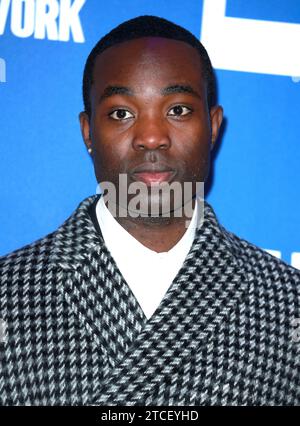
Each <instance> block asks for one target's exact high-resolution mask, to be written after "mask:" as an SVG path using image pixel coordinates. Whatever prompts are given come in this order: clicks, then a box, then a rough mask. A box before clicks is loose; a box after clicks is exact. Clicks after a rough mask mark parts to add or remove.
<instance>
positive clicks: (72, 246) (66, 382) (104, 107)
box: [0, 16, 300, 405]
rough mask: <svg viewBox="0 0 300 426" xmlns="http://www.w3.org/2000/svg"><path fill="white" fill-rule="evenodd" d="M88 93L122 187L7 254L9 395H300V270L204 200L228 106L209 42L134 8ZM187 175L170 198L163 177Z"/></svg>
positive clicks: (43, 400) (93, 65)
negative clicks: (245, 235)
mask: <svg viewBox="0 0 300 426" xmlns="http://www.w3.org/2000/svg"><path fill="white" fill-rule="evenodd" d="M83 96H84V106H85V110H84V112H82V113H81V114H80V124H81V130H82V135H83V139H84V142H85V144H86V146H87V149H88V151H89V153H90V154H91V156H92V159H93V163H94V168H95V174H96V178H97V181H98V182H99V183H100V186H101V187H102V190H103V189H104V187H105V185H106V184H107V183H108V184H111V186H109V185H108V186H107V188H108V189H111V188H115V189H116V193H115V194H114V193H112V194H111V195H110V196H109V197H108V198H105V197H104V195H103V196H100V197H99V196H93V197H89V198H87V199H86V200H84V201H83V202H82V203H81V204H80V206H79V207H78V209H77V210H76V211H75V212H74V214H73V215H72V216H71V217H70V218H69V219H68V220H67V221H66V222H65V223H64V224H63V225H62V226H61V227H60V228H59V229H58V230H57V231H56V232H54V233H52V234H50V235H48V236H46V237H45V238H43V239H42V240H40V241H38V242H35V243H33V244H31V245H30V246H27V247H25V248H23V249H21V250H18V251H16V252H14V253H12V254H10V255H9V256H6V257H4V258H2V259H1V263H0V271H1V274H0V276H1V287H0V289H1V299H0V301H1V311H0V317H1V318H2V320H3V321H5V323H6V325H7V333H6V339H5V342H3V344H2V352H1V357H2V358H1V363H2V365H1V377H0V401H1V404H4V405H7V404H8V405H14V404H29V405H31V404H32V405H46V404H51V405H54V404H59V405H63V404H71V405H73V404H74V405H75V404H76V405H77V404H91V405H297V404H298V403H299V402H300V396H299V343H297V339H296V338H295V329H294V328H293V321H295V319H296V318H297V317H299V284H300V273H299V271H297V270H296V269H294V268H292V267H290V266H288V265H286V264H285V263H283V262H281V261H280V260H278V259H276V258H274V257H272V256H271V255H269V254H267V253H265V252H264V251H262V250H260V249H259V248H258V247H255V246H254V245H252V244H250V243H248V242H246V241H244V240H241V239H239V238H238V237H237V236H235V235H233V234H232V233H230V232H228V231H226V230H225V229H224V228H223V227H222V226H221V225H220V224H219V223H218V221H217V219H216V216H215V214H214V212H213V210H212V208H211V206H209V204H208V203H206V202H204V212H203V211H202V207H201V206H203V203H202V204H201V196H200V195H199V194H198V190H197V188H198V187H197V183H199V182H204V181H205V179H206V177H207V175H208V172H209V163H210V152H211V149H212V148H213V146H214V144H215V142H216V139H217V136H218V132H219V129H220V126H221V123H222V114H223V112H222V108H221V107H220V106H218V105H217V104H216V103H215V88H214V78H213V70H212V68H211V64H210V60H209V58H208V56H207V53H206V51H205V49H204V48H203V46H202V45H201V44H200V42H199V41H198V40H197V39H196V38H195V37H194V36H193V35H192V34H190V33H189V32H188V31H186V30H185V29H183V28H181V27H178V26H177V25H175V24H173V23H170V22H169V21H166V20H164V19H161V18H157V17H148V16H144V17H138V18H135V19H133V20H130V21H127V22H125V23H123V24H121V25H120V26H119V27H117V28H115V29H114V30H112V32H111V33H109V34H107V35H106V36H105V37H104V38H103V39H101V40H100V41H99V42H98V43H97V45H96V46H95V47H94V49H93V50H92V51H91V53H90V55H89V57H88V60H87V63H86V67H85V71H84V78H83ZM120 177H121V179H120ZM173 183H177V184H178V185H177V189H176V190H175V191H174V192H172V196H170V198H169V201H168V203H164V201H165V198H164V197H165V195H166V192H164V191H163V190H162V191H161V192H160V193H158V194H157V193H154V192H152V189H153V188H157V187H158V186H161V187H164V188H167V187H168V186H170V185H171V184H173ZM188 183H189V184H190V186H191V187H192V197H190V198H189V199H187V202H188V203H190V205H191V207H192V214H191V215H189V214H188V212H187V211H185V210H183V213H182V214H181V215H178V214H177V213H178V211H179V210H180V209H179V207H182V204H183V203H184V202H185V201H186V199H185V198H184V192H185V186H184V185H185V184H188ZM131 185H136V186H135V187H138V188H139V189H140V192H141V196H140V198H139V203H136V204H134V203H133V201H134V194H133V193H132V192H130V191H131V190H130V188H132V186H131ZM107 188H106V189H107ZM124 191H125V192H126V191H127V194H126V196H128V198H125V199H124V198H122V197H123V196H124ZM106 192H107V193H108V192H109V190H108V191H106ZM114 195H116V197H115V198H114ZM120 199H121V200H123V201H120ZM124 200H125V201H124ZM184 200H185V201H184ZM130 203H131V204H130ZM109 205H110V206H109ZM153 205H154V207H155V208H156V213H155V214H152V210H151V209H149V208H150V207H153ZM132 206H133V207H132ZM115 207H116V209H115V210H114V208H115ZM124 213H125V214H124ZM199 218H202V220H200V219H199ZM188 219H190V220H191V221H190V224H189V225H188Z"/></svg>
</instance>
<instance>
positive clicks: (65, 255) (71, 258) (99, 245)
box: [49, 195, 237, 271]
mask: <svg viewBox="0 0 300 426" xmlns="http://www.w3.org/2000/svg"><path fill="white" fill-rule="evenodd" d="M98 199H99V195H94V196H90V197H88V198H86V199H84V200H83V201H82V202H81V203H80V204H79V206H78V207H77V209H76V210H75V211H74V212H73V214H72V215H71V216H70V217H69V218H68V219H67V220H66V221H65V222H64V223H63V224H62V225H61V226H60V227H59V228H58V230H57V231H56V232H55V234H54V244H53V249H52V251H51V254H50V259H49V260H50V263H52V264H53V265H55V266H58V265H59V266H60V267H61V268H62V269H63V270H66V271H67V270H69V271H72V270H76V269H78V268H80V267H81V264H82V261H83V259H86V260H87V261H88V260H90V259H91V256H92V254H93V253H95V252H96V253H98V254H100V252H101V251H102V250H103V249H104V250H105V251H106V248H105V243H104V240H103V237H102V235H101V232H99V231H98V230H96V229H95V226H94V223H93V221H92V219H91V215H90V210H91V206H92V204H94V203H95V202H96V201H97V200H98ZM209 241H210V242H211V243H212V242H216V241H218V251H219V254H220V255H221V254H222V255H224V256H234V255H235V252H236V248H237V246H236V244H235V243H234V241H233V240H232V239H231V238H230V234H229V233H228V232H227V231H226V230H225V229H224V228H223V227H222V226H221V225H220V224H219V222H218V220H217V218H216V215H215V213H214V210H213V209H212V207H211V206H210V205H209V204H208V203H207V202H206V201H205V202H204V221H203V224H202V226H201V228H200V229H198V230H197V232H196V235H195V239H194V242H193V247H192V248H191V251H192V252H195V250H197V249H198V247H199V244H201V243H204V242H207V243H208V242H209Z"/></svg>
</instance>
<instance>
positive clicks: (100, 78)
mask: <svg viewBox="0 0 300 426" xmlns="http://www.w3.org/2000/svg"><path fill="white" fill-rule="evenodd" d="M116 81H118V82H119V83H124V84H125V83H126V84H128V82H130V83H131V84H133V85H134V84H136V85H138V84H139V83H141V82H144V84H145V82H148V83H150V82H153V83H154V82H157V81H161V82H162V84H163V83H168V84H169V83H177V82H185V83H190V84H193V85H197V86H199V85H200V86H202V85H203V84H204V81H203V73H202V63H201V58H200V55H199V53H198V52H197V50H196V49H195V48H194V47H192V46H190V45H189V44H187V43H185V42H183V41H178V40H173V39H167V38H163V37H142V38H138V39H135V40H130V41H125V42H122V43H119V44H116V45H114V46H112V47H109V48H107V49H106V50H105V51H104V52H102V53H101V54H100V55H99V56H98V57H97V58H96V61H95V67H94V71H93V83H94V85H95V86H96V88H100V87H103V86H106V85H107V84H110V83H111V82H116Z"/></svg>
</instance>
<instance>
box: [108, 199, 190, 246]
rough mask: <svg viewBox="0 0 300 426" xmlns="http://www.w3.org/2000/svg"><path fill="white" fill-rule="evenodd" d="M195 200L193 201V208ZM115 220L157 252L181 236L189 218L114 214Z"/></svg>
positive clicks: (174, 242)
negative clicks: (136, 216) (120, 215)
mask: <svg viewBox="0 0 300 426" xmlns="http://www.w3.org/2000/svg"><path fill="white" fill-rule="evenodd" d="M194 205H195V201H193V208H194ZM115 219H116V220H117V222H118V223H119V224H120V225H121V226H122V227H123V228H124V229H126V231H127V232H129V233H130V234H131V235H132V236H133V237H134V238H135V239H136V240H138V241H139V242H140V243H141V244H143V245H144V246H145V247H147V248H149V249H151V250H153V251H156V252H157V253H161V252H165V251H169V250H170V249H171V248H172V247H174V246H175V245H176V244H177V243H178V241H179V240H180V239H181V238H182V236H183V235H184V233H185V232H186V230H187V222H188V221H189V220H190V219H191V218H188V217H186V216H182V217H155V218H154V217H138V218H133V217H130V216H127V217H119V216H116V217H115Z"/></svg>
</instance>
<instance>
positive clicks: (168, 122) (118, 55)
mask: <svg viewBox="0 0 300 426" xmlns="http://www.w3.org/2000/svg"><path fill="white" fill-rule="evenodd" d="M93 80H94V83H93V85H92V88H91V93H90V100H91V117H90V119H89V118H88V116H87V115H86V114H85V113H81V114H80V122H81V129H82V134H83V138H84V141H85V143H86V145H87V147H88V148H91V149H92V157H93V162H94V168H95V174H96V178H97V181H98V182H104V181H109V182H112V183H113V184H114V185H115V187H116V188H118V183H119V174H126V175H127V180H128V185H130V184H131V183H133V182H136V181H138V182H143V183H145V184H146V185H147V186H148V187H150V186H151V185H156V184H159V183H161V182H168V183H172V182H179V183H180V184H181V185H183V183H184V182H192V183H193V184H195V182H204V181H205V179H206V177H207V175H208V171H209V163H210V151H211V148H212V146H213V143H214V141H215V140H216V138H217V134H218V130H219V127H220V125H221V121H222V108H221V107H217V106H216V107H214V108H212V109H211V110H210V111H209V109H208V105H207V91H206V81H205V79H204V78H203V72H202V65H201V59H200V57H199V54H198V52H197V51H196V50H195V49H194V48H193V47H191V46H189V45H188V44H186V43H184V42H181V41H176V40H171V39H166V38H160V37H144V38H140V39H136V40H131V41H127V42H123V43H120V44H118V45H115V46H113V47H110V48H108V49H107V50H105V51H104V52H103V53H102V54H101V55H99V56H98V57H97V59H96V63H95V68H94V73H93Z"/></svg>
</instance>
